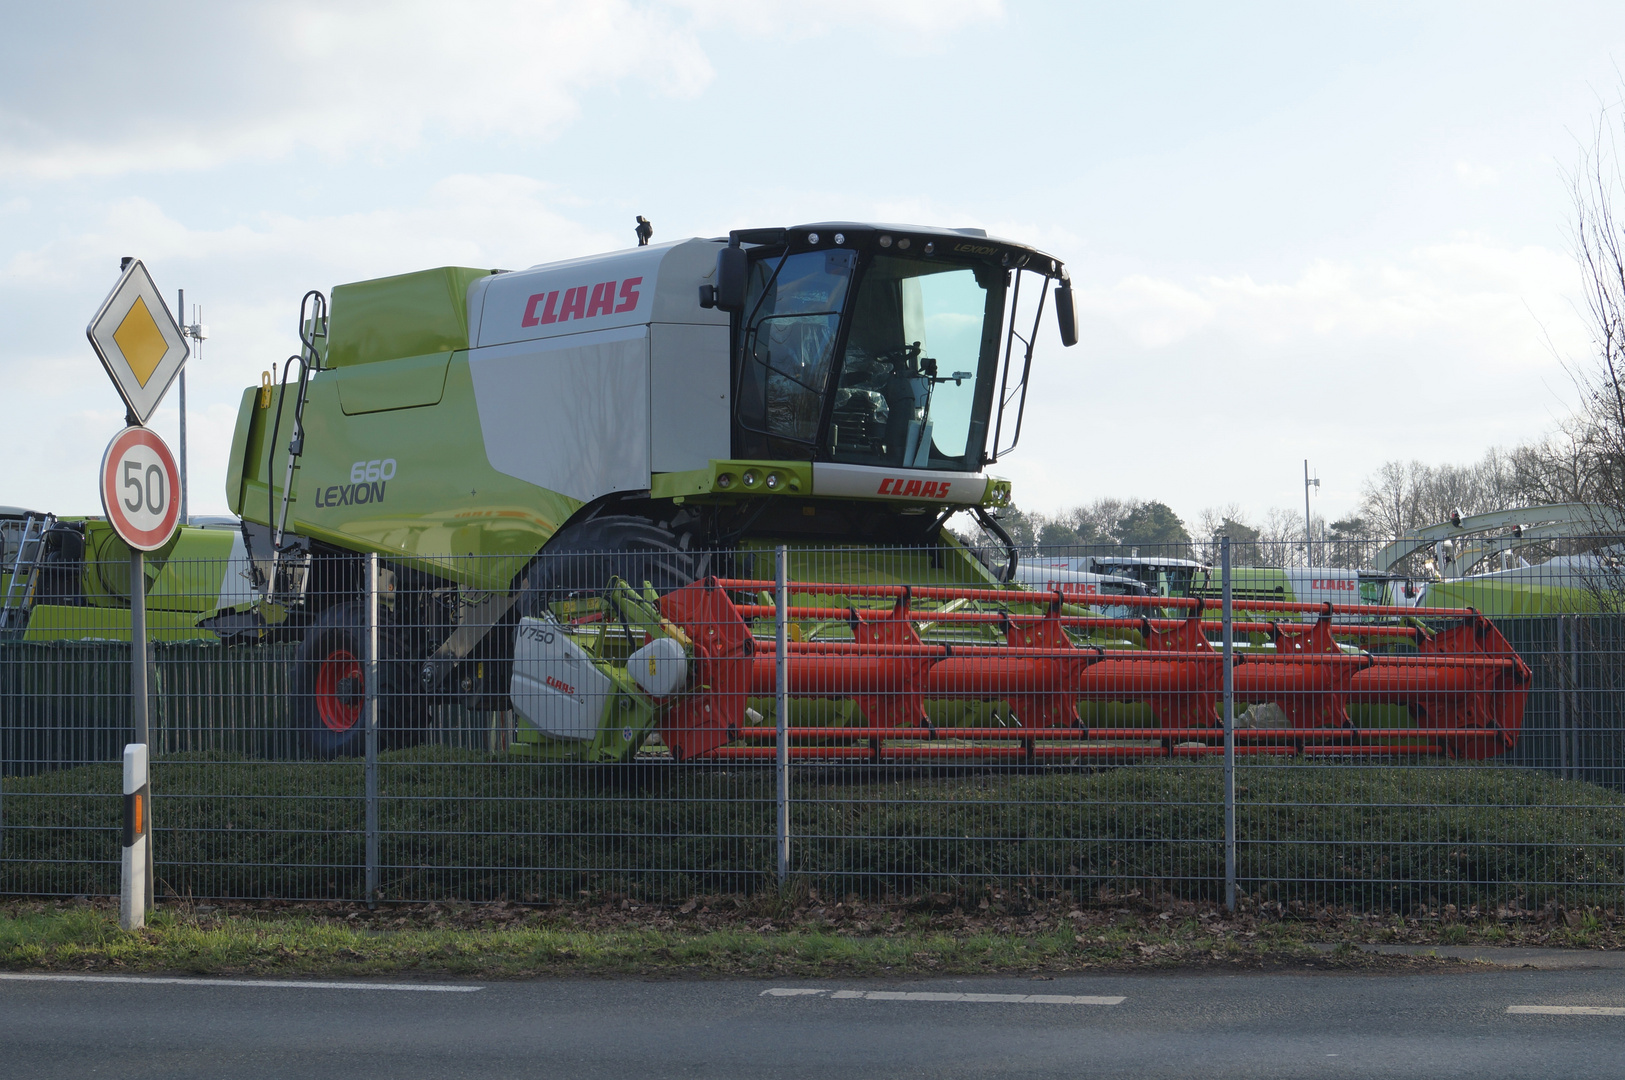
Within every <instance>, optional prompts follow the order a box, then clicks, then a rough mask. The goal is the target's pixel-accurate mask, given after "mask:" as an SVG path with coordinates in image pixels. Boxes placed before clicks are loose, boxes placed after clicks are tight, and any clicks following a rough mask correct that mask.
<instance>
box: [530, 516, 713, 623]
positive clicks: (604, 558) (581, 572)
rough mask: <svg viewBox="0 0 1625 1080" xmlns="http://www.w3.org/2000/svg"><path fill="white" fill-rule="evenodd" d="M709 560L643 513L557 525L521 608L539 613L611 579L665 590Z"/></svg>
mask: <svg viewBox="0 0 1625 1080" xmlns="http://www.w3.org/2000/svg"><path fill="white" fill-rule="evenodd" d="M709 563H710V559H709V557H708V556H707V554H706V553H704V552H697V551H690V550H687V549H685V548H683V547H682V546H681V541H680V540H679V538H678V537H677V536H676V535H675V534H673V533H671V532H670V531H668V530H666V529H662V528H660V527H659V526H658V525H656V524H654V523H653V522H651V521H649V520H648V519H646V518H641V517H634V516H632V515H630V514H609V515H605V516H604V517H598V518H592V519H590V520H587V521H582V522H578V523H576V524H574V525H569V526H566V527H565V528H563V529H560V530H559V532H558V533H557V534H556V535H555V536H554V537H553V539H552V540H551V541H550V542H549V543H548V545H547V547H546V549H545V550H543V552H542V553H541V555H539V556H538V557H537V559H536V562H535V564H534V565H533V567H532V569H531V572H530V575H529V582H528V584H527V586H526V588H525V592H524V595H523V597H522V598H521V600H520V612H521V613H522V614H525V615H531V616H539V615H541V614H542V612H543V611H544V610H545V609H546V608H547V606H548V605H549V604H553V603H557V602H558V601H561V600H568V599H571V598H574V597H587V596H597V595H599V594H601V593H602V592H603V591H604V589H605V588H607V587H608V585H609V583H610V581H611V579H613V578H620V579H621V580H623V581H626V582H628V583H629V584H631V585H632V586H633V587H634V588H637V589H642V588H643V586H644V583H645V582H647V583H648V584H650V585H652V586H653V587H654V590H655V591H656V592H657V593H660V594H662V595H664V594H666V593H668V592H671V591H672V590H674V589H680V588H682V587H683V586H684V585H687V584H689V583H691V582H693V581H695V580H696V579H698V578H699V577H701V576H702V575H704V574H705V573H707V567H708V565H709Z"/></svg>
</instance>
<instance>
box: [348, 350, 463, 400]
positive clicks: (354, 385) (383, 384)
mask: <svg viewBox="0 0 1625 1080" xmlns="http://www.w3.org/2000/svg"><path fill="white" fill-rule="evenodd" d="M451 357H452V354H451V353H430V354H428V355H427V356H409V357H403V358H402V359H400V360H393V361H391V362H390V363H389V364H387V365H383V364H360V365H357V366H356V367H348V368H339V369H337V370H336V371H334V373H333V381H334V382H335V383H336V384H337V385H338V392H339V406H340V407H341V408H342V409H343V410H344V413H345V415H347V416H355V415H357V414H359V413H369V412H383V411H385V410H387V409H411V408H416V407H417V406H420V405H438V404H440V397H441V395H442V394H444V393H445V390H446V368H447V367H448V366H449V365H450V362H451Z"/></svg>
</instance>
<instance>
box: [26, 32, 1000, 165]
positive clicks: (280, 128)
mask: <svg viewBox="0 0 1625 1080" xmlns="http://www.w3.org/2000/svg"><path fill="white" fill-rule="evenodd" d="M1001 15H1002V4H1001V3H1000V0H896V2H891V3H874V2H872V0H871V2H860V0H825V2H823V3H820V4H807V3H802V2H792V0H750V2H745V0H459V2H458V3H446V2H444V0H324V2H319V3H318V2H314V0H274V2H270V3H259V4H244V3H238V4H231V3H220V4H213V5H206V6H199V5H195V4H189V3H185V2H182V0H169V2H163V0H153V2H149V3H145V4H141V5H135V6H130V5H114V4H111V3H104V4H97V5H92V7H91V9H90V10H89V11H86V10H85V9H84V8H83V7H80V6H77V5H69V4H40V5H34V6H32V7H31V8H30V9H28V10H25V11H22V12H18V13H8V25H7V34H6V36H5V38H4V39H3V40H0V176H7V175H10V176H13V177H21V178H32V179H35V180H49V179H60V178H65V177H78V176H118V175H122V174H126V173H131V172H143V171H165V170H171V171H173V170H200V169H208V168H211V167H214V166H218V165H221V164H223V163H226V162H231V161H237V160H244V159H247V160H277V159H281V158H285V157H287V156H288V155H290V154H293V153H295V152H298V151H303V150H312V151H315V152H317V153H319V154H323V155H329V156H340V155H347V154H354V153H378V152H382V153H389V152H400V151H405V150H410V149H413V148H416V147H419V146H421V145H423V143H424V142H425V141H426V140H427V139H428V138H429V137H431V136H435V135H442V136H452V137H458V138H469V139H479V138H488V137H491V136H502V137H510V138H522V139H533V140H534V139H547V138H550V137H552V136H553V135H556V134H557V133H558V132H559V131H560V130H562V129H563V128H564V127H566V126H567V125H568V124H570V123H571V122H572V121H573V120H575V118H576V117H577V115H578V113H579V108H580V106H579V101H580V99H581V98H582V97H583V96H584V95H586V94H589V93H592V92H595V91H602V90H604V89H607V88H617V87H620V86H622V85H624V84H627V83H641V84H644V85H645V86H646V87H647V88H648V90H649V91H650V92H652V93H655V94H660V95H669V96H674V97H679V98H687V97H694V96H696V95H698V94H700V93H701V92H702V91H703V90H704V89H705V87H706V86H707V85H708V84H709V83H710V82H711V80H712V77H713V68H712V64H711V61H710V59H709V57H708V56H707V55H706V52H705V50H704V48H702V45H701V42H700V39H699V32H700V31H701V30H703V29H711V30H714V29H718V28H723V27H726V28H731V29H735V30H739V31H742V32H744V33H747V34H752V35H756V36H775V37H789V38H805V37H810V36H816V35H821V34H828V33H831V32H832V31H835V30H837V29H841V28H861V29H862V30H863V31H864V32H869V33H892V34H898V35H902V36H904V37H905V38H906V39H907V40H908V41H909V42H911V43H914V44H919V45H925V46H931V45H933V44H935V43H936V42H938V41H940V39H941V38H942V37H943V36H944V35H946V34H948V33H950V32H953V31H955V30H958V29H961V28H963V27H965V26H967V25H970V24H973V23H976V22H980V21H986V20H990V19H996V18H998V17H1000V16H1001ZM87 24H89V25H90V27H91V29H92V31H93V32H89V33H87V32H86V25H87Z"/></svg>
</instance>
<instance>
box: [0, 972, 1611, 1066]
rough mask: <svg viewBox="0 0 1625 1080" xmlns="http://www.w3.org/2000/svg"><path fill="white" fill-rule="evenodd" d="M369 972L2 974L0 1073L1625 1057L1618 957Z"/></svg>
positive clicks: (1464, 1062)
mask: <svg viewBox="0 0 1625 1080" xmlns="http://www.w3.org/2000/svg"><path fill="white" fill-rule="evenodd" d="M368 985H370V986H371V987H372V988H365V986H362V985H358V984H332V983H328V984H315V983H305V984H297V983H294V984H290V983H281V984H278V983H274V982H248V981H244V982H243V983H234V982H231V981H219V982H213V983H210V982H200V981H197V980H181V979H177V980H173V981H168V982H154V981H152V980H148V979H135V978H132V979H131V980H130V981H127V982H91V981H58V980H53V979H38V978H33V979H31V978H26V977H24V978H19V977H17V976H0V1076H4V1077H14V1076H15V1077H23V1076H27V1077H74V1078H79V1077H90V1076H101V1077H177V1078H185V1077H200V1078H201V1077H207V1078H209V1080H220V1078H222V1077H237V1076H244V1077H247V1076H252V1077H299V1078H326V1077H389V1078H402V1080H407V1078H414V1077H437V1078H438V1077H465V1076H466V1077H478V1078H480V1080H498V1078H501V1077H510V1076H547V1077H555V1076H556V1077H567V1078H570V1080H595V1078H598V1077H614V1078H637V1080H654V1078H661V1077H706V1078H728V1077H749V1078H751V1080H765V1078H776V1077H840V1078H842V1080H856V1078H861V1077H930V1078H933V1080H942V1078H951V1077H971V1076H1006V1075H1008V1076H1022V1077H1050V1076H1054V1077H1066V1078H1068V1080H1077V1078H1079V1077H1089V1078H1095V1077H1115V1076H1134V1077H1201V1078H1203V1080H1214V1078H1218V1077H1232V1076H1233V1077H1249V1078H1262V1077H1322V1076H1324V1077H1359V1078H1367V1077H1426V1078H1428V1080H1441V1078H1445V1077H1457V1076H1459V1077H1471V1078H1472V1080H1493V1078H1496V1077H1516V1078H1518V1080H1531V1078H1537V1077H1573V1078H1582V1077H1625V970H1622V969H1619V968H1613V969H1600V970H1578V971H1576V970H1561V971H1550V970H1515V971H1505V970H1503V971H1488V972H1472V973H1444V974H1429V975H1343V974H1329V973H1321V972H1305V973H1303V974H1290V973H1289V974H1256V975H1252V974H1240V975H1207V974H1186V975H1159V974H1146V975H1101V976H1095V977H1077V978H1056V979H1054V980H1046V981H1035V980H1029V979H1019V978H1007V979H941V980H929V981H914V980H910V981H901V980H899V981H895V982H889V981H888V982H881V981H855V980H833V981H829V982H823V981H818V980H804V979H799V980H798V979H791V980H775V981H765V982H761V981H739V980H729V981H706V982H694V981H636V980H546V981H535V982H515V983H491V982H488V983H449V982H443V981H427V982H422V983H409V982H404V981H389V982H387V983H382V982H381V983H373V984H368ZM423 986H436V987H441V988H442V989H412V988H411V987H423ZM448 987H449V988H450V990H447V989H444V988H448ZM1116 999H1121V1000H1120V1001H1118V1002H1117V1003H1115V1004H1112V1003H1110V1002H1112V1001H1114V1000H1116ZM1531 1008H1534V1009H1554V1008H1555V1009H1565V1010H1573V1009H1580V1010H1585V1011H1582V1012H1579V1013H1574V1012H1565V1013H1558V1014H1552V1013H1542V1012H1528V1011H1523V1010H1528V1009H1531ZM1509 1010H1510V1011H1509Z"/></svg>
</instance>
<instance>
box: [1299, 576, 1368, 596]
mask: <svg viewBox="0 0 1625 1080" xmlns="http://www.w3.org/2000/svg"><path fill="white" fill-rule="evenodd" d="M1309 587H1310V588H1311V589H1344V590H1347V591H1348V592H1353V591H1354V590H1355V588H1356V587H1357V583H1356V582H1355V581H1354V580H1353V579H1352V578H1318V577H1317V578H1314V579H1313V580H1311V581H1310V582H1309Z"/></svg>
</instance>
